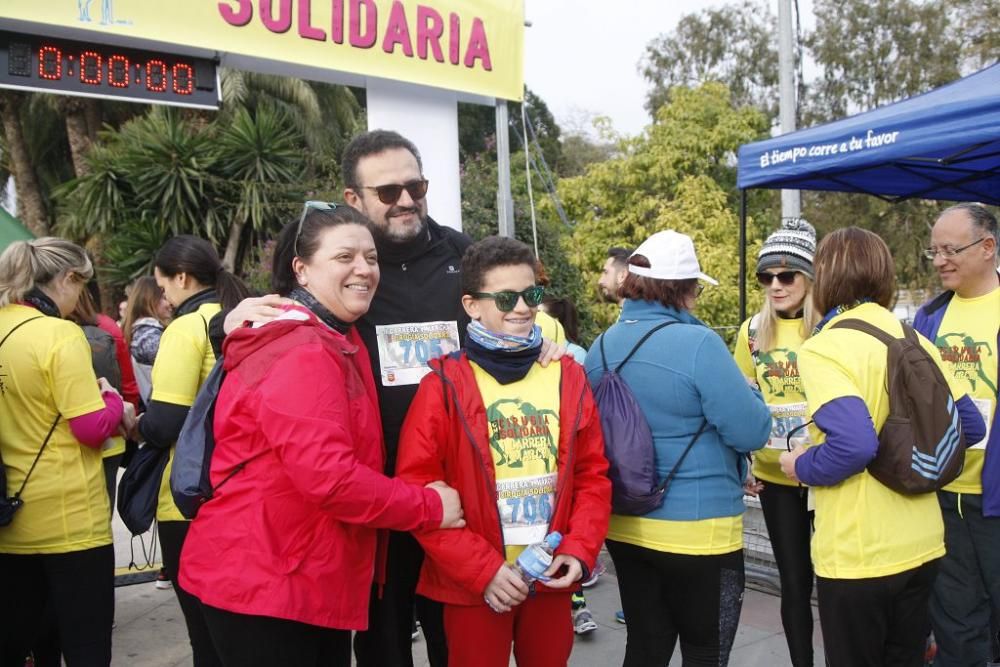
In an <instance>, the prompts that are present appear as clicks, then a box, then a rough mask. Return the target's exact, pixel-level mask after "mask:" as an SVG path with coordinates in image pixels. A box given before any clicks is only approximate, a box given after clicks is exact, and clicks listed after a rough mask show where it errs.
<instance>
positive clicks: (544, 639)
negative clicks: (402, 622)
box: [444, 591, 573, 667]
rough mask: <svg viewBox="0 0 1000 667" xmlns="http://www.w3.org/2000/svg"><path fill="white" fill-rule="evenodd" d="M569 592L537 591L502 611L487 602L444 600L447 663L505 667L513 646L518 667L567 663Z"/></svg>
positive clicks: (458, 666)
mask: <svg viewBox="0 0 1000 667" xmlns="http://www.w3.org/2000/svg"><path fill="white" fill-rule="evenodd" d="M570 596H571V593H570V592H569V591H567V592H565V593H548V592H546V593H536V594H535V595H531V596H529V597H528V599H527V600H525V601H524V602H522V603H521V604H519V605H518V606H516V607H514V609H513V610H512V611H509V612H507V613H505V614H498V613H496V612H495V611H493V610H492V609H490V607H489V605H487V604H486V602H485V601H484V602H483V603H482V604H481V605H477V606H475V607H465V606H460V605H452V604H446V605H445V606H444V630H445V636H446V637H447V638H448V664H449V665H455V666H456V667H463V666H466V665H475V666H476V667H507V666H508V665H509V664H510V649H511V644H513V646H514V658H515V659H516V660H517V665H518V667H565V665H566V663H567V662H568V661H569V654H570V652H571V651H572V650H573V620H572V613H571V611H570V608H571V604H570Z"/></svg>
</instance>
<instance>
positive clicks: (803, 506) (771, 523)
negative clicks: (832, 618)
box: [760, 482, 813, 667]
mask: <svg viewBox="0 0 1000 667" xmlns="http://www.w3.org/2000/svg"><path fill="white" fill-rule="evenodd" d="M806 496H807V493H806V489H805V488H804V487H803V488H800V487H798V486H786V485H782V484H772V483H770V482H765V483H764V489H763V490H762V491H761V492H760V506H761V509H762V510H764V522H765V523H766V524H767V534H768V535H769V536H770V538H771V548H772V550H773V551H774V560H775V561H776V562H777V564H778V575H779V576H780V577H781V625H782V627H783V628H784V629H785V641H787V642H788V654H789V656H790V657H791V660H792V665H793V666H794V667H812V664H813V640H812V635H813V612H812V599H811V598H812V589H813V567H812V557H811V556H810V554H809V541H810V539H811V537H812V515H813V513H812V512H810V511H809V510H808V508H807V498H806Z"/></svg>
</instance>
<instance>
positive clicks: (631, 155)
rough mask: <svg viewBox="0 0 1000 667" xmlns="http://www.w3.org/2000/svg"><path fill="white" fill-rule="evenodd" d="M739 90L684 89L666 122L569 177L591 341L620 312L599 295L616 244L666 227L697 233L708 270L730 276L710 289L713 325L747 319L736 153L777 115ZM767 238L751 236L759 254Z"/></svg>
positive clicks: (572, 257) (563, 186)
mask: <svg viewBox="0 0 1000 667" xmlns="http://www.w3.org/2000/svg"><path fill="white" fill-rule="evenodd" d="M731 99H732V98H731V94H730V92H729V91H728V90H727V89H726V87H725V86H723V85H722V84H719V83H708V84H705V85H703V86H700V87H698V88H696V89H687V88H680V87H677V88H674V89H672V91H671V93H670V101H669V103H668V104H666V105H664V106H662V107H661V108H660V111H659V112H658V115H657V120H656V122H655V123H653V124H652V125H651V126H649V127H648V128H647V129H646V131H645V132H644V133H643V134H642V135H641V136H639V137H636V138H634V139H626V140H624V141H622V142H621V144H620V145H619V147H618V156H617V157H615V158H613V159H610V160H607V161H605V162H601V163H596V164H593V165H591V166H590V167H589V168H588V169H587V171H586V173H585V174H584V175H582V176H579V177H576V178H570V179H563V180H562V181H560V184H559V195H560V197H562V200H563V204H564V206H565V208H566V211H567V213H568V215H569V217H570V218H571V219H572V220H574V221H576V226H575V228H574V230H573V234H572V235H571V236H569V237H567V238H566V239H565V240H564V248H565V249H566V252H567V254H568V257H569V261H570V262H571V263H572V264H573V265H575V266H576V267H577V269H578V270H579V271H580V273H581V274H582V276H583V285H584V289H586V291H587V293H588V297H589V298H586V299H583V300H581V301H580V302H579V303H578V304H577V305H578V308H579V309H580V311H581V319H582V320H583V322H582V325H583V327H584V330H585V332H586V336H585V338H586V340H587V341H588V342H589V340H590V339H592V337H593V336H594V335H596V334H597V333H599V332H600V331H601V330H603V329H605V328H607V326H609V325H610V324H611V323H612V322H613V320H614V317H615V316H616V312H617V309H616V307H615V306H614V305H613V304H599V303H597V301H598V299H597V294H596V289H595V287H594V286H595V285H596V283H597V278H598V275H599V272H600V269H601V266H602V265H603V263H604V260H605V258H606V252H607V249H608V248H609V247H610V246H630V247H635V246H637V245H639V243H641V242H642V241H643V240H644V239H646V238H647V237H649V236H650V235H651V234H653V233H654V232H657V231H660V230H664V229H675V230H677V231H680V232H683V233H685V234H689V235H691V236H692V237H693V238H694V241H695V246H696V248H697V250H698V253H699V259H700V261H701V265H702V269H703V270H704V271H705V273H707V274H709V275H711V276H713V277H715V278H716V279H718V280H719V282H720V283H721V285H720V286H719V287H713V288H709V289H707V290H705V293H704V295H703V296H702V297H701V299H700V300H699V304H698V315H699V316H701V317H702V318H703V319H704V320H705V321H706V322H708V323H709V324H710V325H712V326H716V327H735V326H736V325H738V321H737V320H738V319H739V315H738V307H737V303H738V298H739V290H738V275H737V273H738V268H737V267H738V265H737V262H735V261H734V257H736V256H737V253H738V252H739V245H738V234H737V229H738V221H737V218H736V213H735V210H736V209H735V207H734V206H733V202H734V200H735V194H734V187H735V184H734V181H735V169H734V164H735V160H734V152H735V150H736V149H737V147H739V145H740V144H742V143H746V142H748V141H753V140H755V139H757V138H760V137H761V136H762V135H763V134H764V133H765V132H766V130H767V127H768V123H767V118H766V117H765V115H764V114H762V113H761V112H759V111H757V110H755V109H752V108H749V107H744V108H741V109H734V108H733V107H732V105H731ZM547 206H548V205H547V204H546V205H544V206H543V207H542V210H543V211H546V209H547ZM757 244H759V239H757V240H755V241H754V243H753V244H752V245H751V248H750V251H749V253H750V254H751V256H752V255H753V254H754V253H755V252H756V248H757V247H759V245H757ZM721 332H722V333H723V334H727V335H728V334H731V333H732V330H730V329H721Z"/></svg>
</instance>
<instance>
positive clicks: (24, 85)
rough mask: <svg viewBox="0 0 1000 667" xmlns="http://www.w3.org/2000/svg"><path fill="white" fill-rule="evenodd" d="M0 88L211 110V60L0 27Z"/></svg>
mask: <svg viewBox="0 0 1000 667" xmlns="http://www.w3.org/2000/svg"><path fill="white" fill-rule="evenodd" d="M0 87H4V88H18V89H23V90H36V91H42V92H50V93H61V94H64V95H86V96H91V97H108V98H117V99H125V100H132V101H136V102H151V103H158V104H172V105H178V106H190V107H201V108H208V109H216V108H218V106H219V90H218V78H217V75H216V63H215V61H213V60H209V59H206V58H191V57H187V56H177V55H173V54H169V53H157V52H153V51H143V50H139V49H124V48H118V47H112V46H107V45H103V44H95V43H92V42H80V41H74V40H66V39H49V38H47V37H39V36H35V35H25V34H18V33H12V32H0Z"/></svg>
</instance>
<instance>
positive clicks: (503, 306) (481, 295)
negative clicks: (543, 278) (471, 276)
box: [471, 285, 545, 313]
mask: <svg viewBox="0 0 1000 667" xmlns="http://www.w3.org/2000/svg"><path fill="white" fill-rule="evenodd" d="M471 296H472V297H473V298H476V299H493V301H494V303H496V304H497V310H499V311H501V312H504V313H509V312H510V311H512V310H514V308H515V307H516V306H517V300H518V299H521V298H523V299H524V303H525V305H526V306H528V308H537V307H538V304H540V303H541V302H542V297H543V296H545V288H544V287H543V286H541V285H532V286H531V287H529V288H528V289H526V290H521V291H520V292H515V291H513V290H504V291H502V292H473V293H472V295H471Z"/></svg>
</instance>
